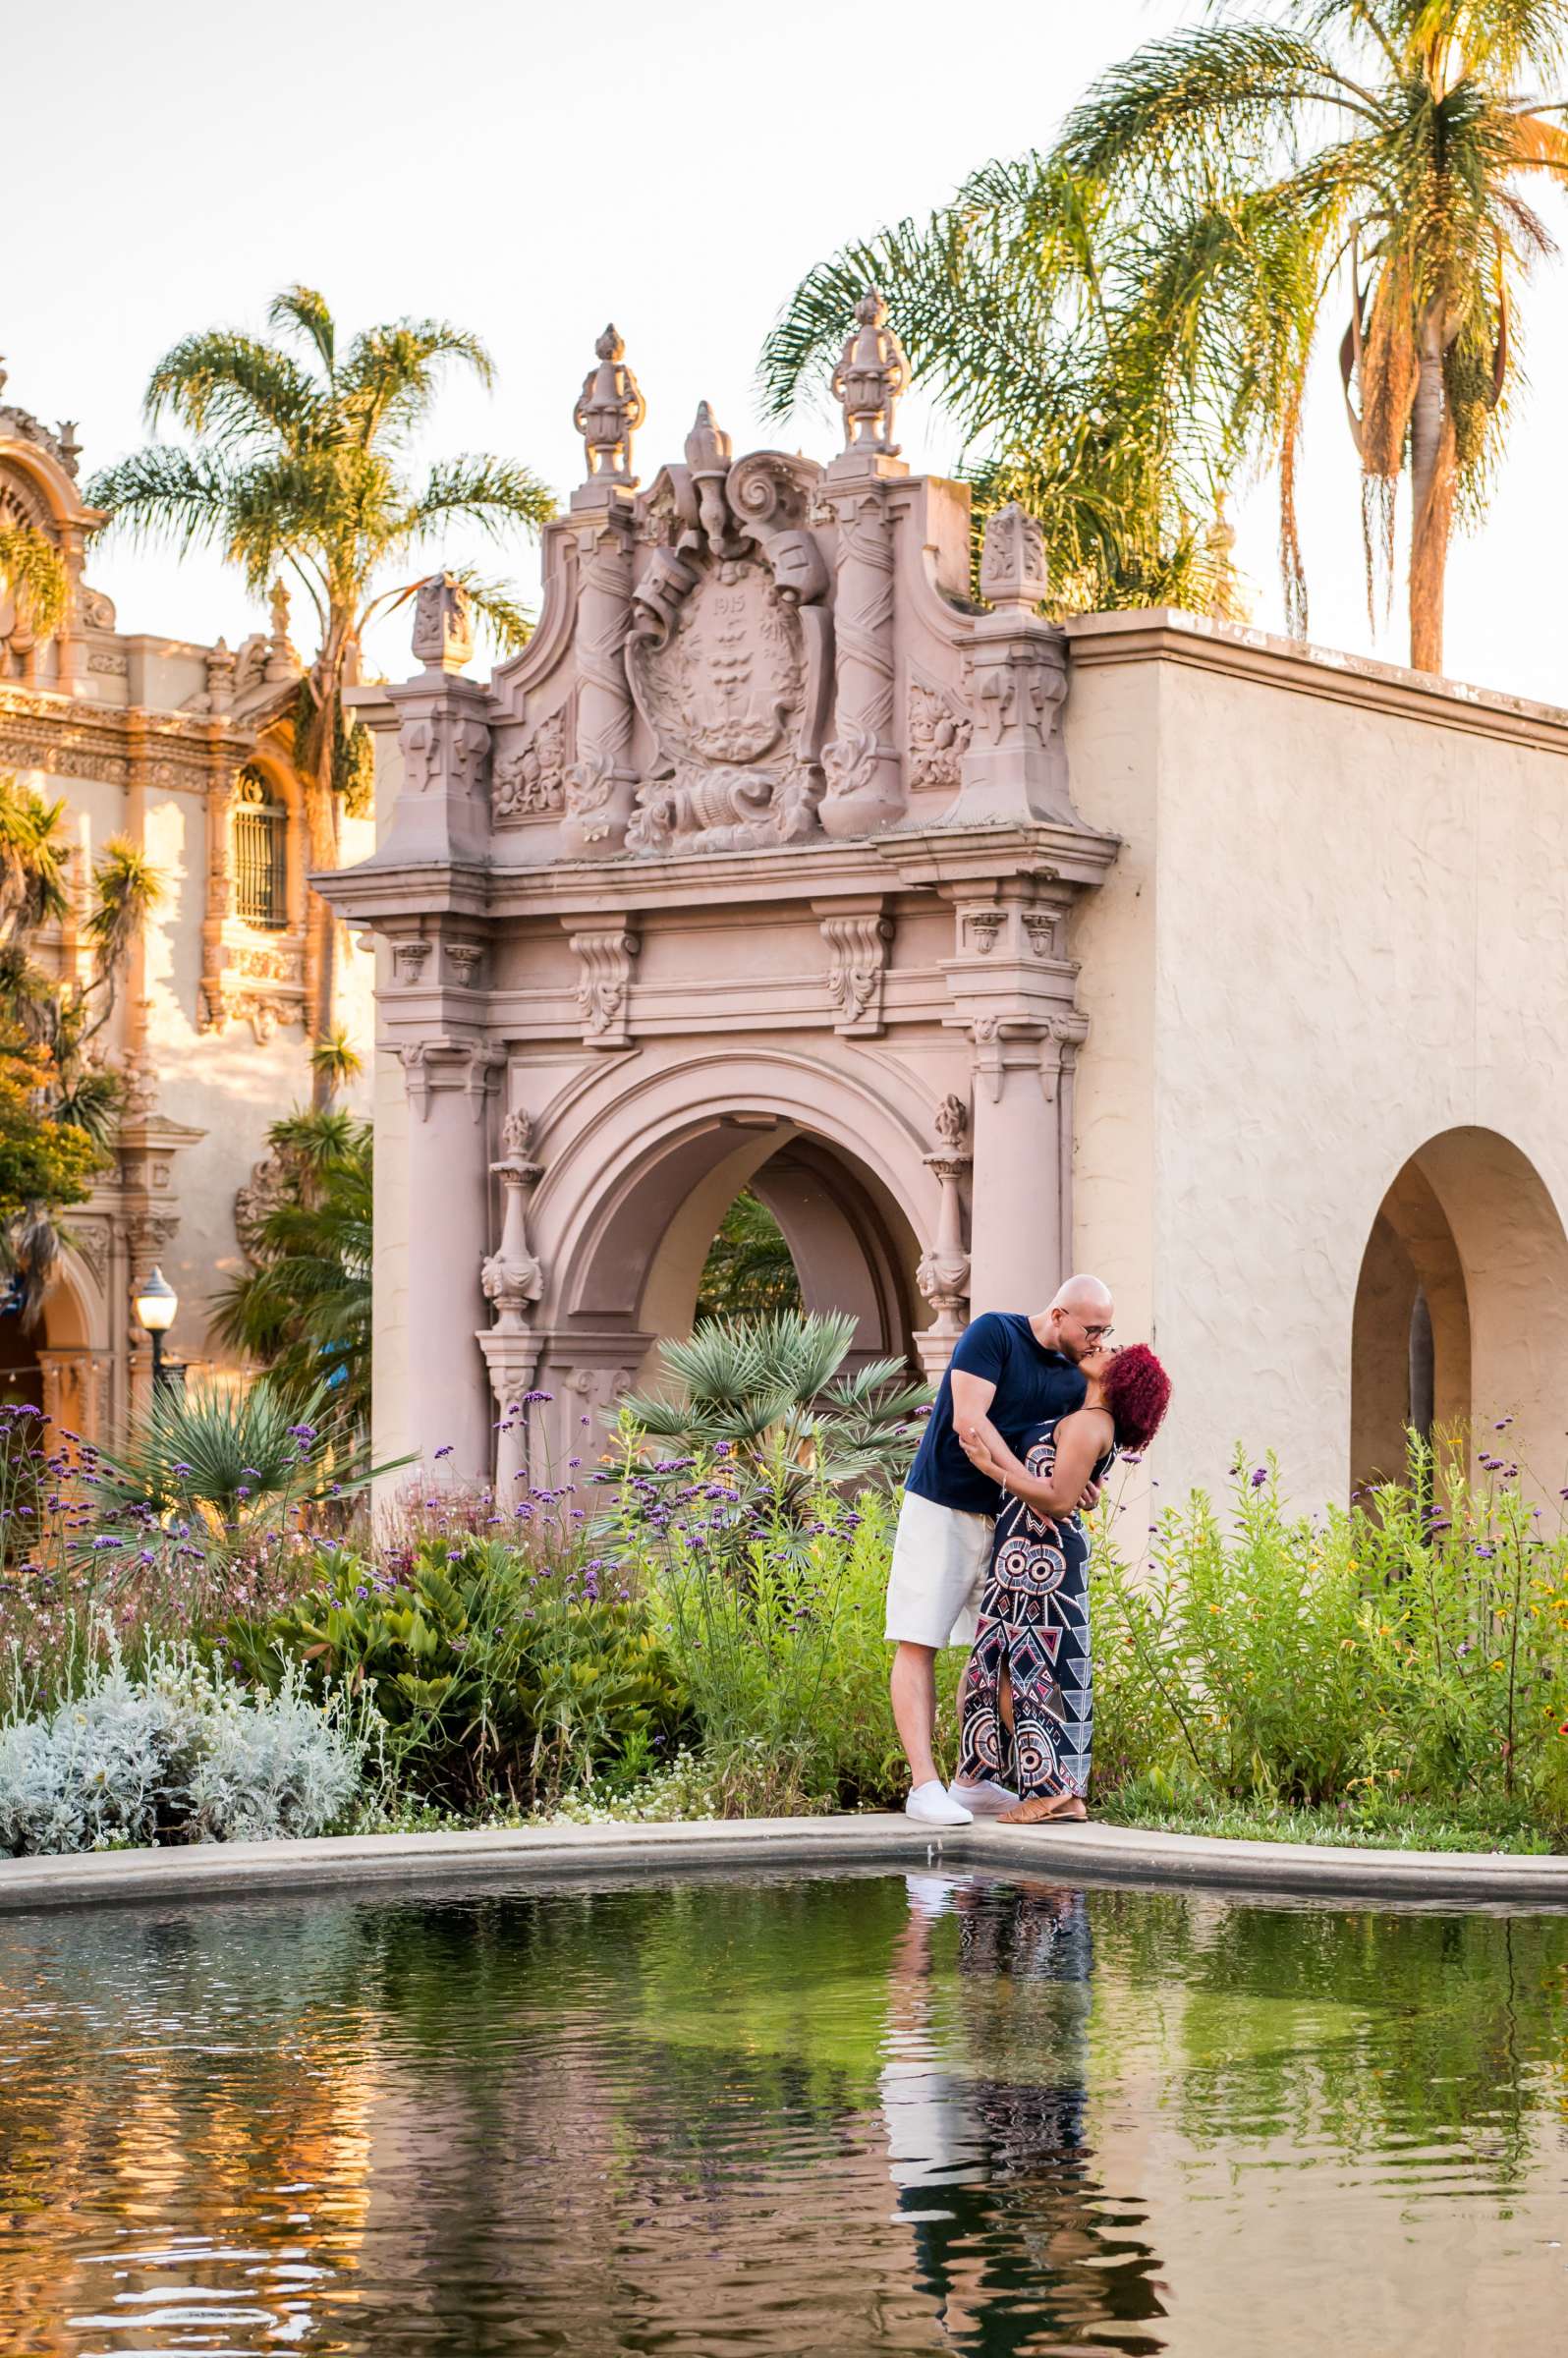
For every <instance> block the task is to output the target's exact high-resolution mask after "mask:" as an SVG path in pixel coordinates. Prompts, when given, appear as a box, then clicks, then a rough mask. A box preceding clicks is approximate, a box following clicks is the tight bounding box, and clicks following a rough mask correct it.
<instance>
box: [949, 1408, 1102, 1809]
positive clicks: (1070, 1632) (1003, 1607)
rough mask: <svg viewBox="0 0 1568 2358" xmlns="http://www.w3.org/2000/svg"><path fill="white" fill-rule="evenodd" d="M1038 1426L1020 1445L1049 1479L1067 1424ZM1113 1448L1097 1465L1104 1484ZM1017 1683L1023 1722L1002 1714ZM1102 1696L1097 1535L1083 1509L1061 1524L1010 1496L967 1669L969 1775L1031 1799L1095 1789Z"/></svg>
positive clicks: (963, 1756)
mask: <svg viewBox="0 0 1568 2358" xmlns="http://www.w3.org/2000/svg"><path fill="white" fill-rule="evenodd" d="M1058 1422H1059V1420H1058V1419H1056V1418H1054V1417H1053V1418H1052V1419H1051V1421H1050V1423H1049V1424H1048V1425H1036V1426H1035V1427H1034V1428H1033V1430H1032V1431H1031V1432H1029V1433H1028V1434H1026V1436H1025V1445H1024V1447H1023V1448H1022V1450H1021V1451H1020V1455H1021V1456H1022V1457H1023V1460H1024V1464H1025V1465H1026V1467H1027V1468H1028V1470H1029V1472H1030V1473H1031V1474H1034V1475H1036V1476H1037V1477H1038V1478H1039V1479H1040V1480H1041V1481H1045V1480H1048V1479H1049V1476H1050V1474H1051V1473H1052V1471H1053V1469H1054V1467H1055V1464H1056V1427H1057V1424H1058ZM1115 1454H1116V1452H1115V1450H1114V1449H1112V1450H1111V1451H1110V1452H1109V1453H1108V1454H1107V1455H1106V1456H1105V1457H1103V1458H1101V1460H1100V1462H1099V1464H1098V1465H1097V1466H1096V1467H1095V1469H1094V1480H1095V1481H1096V1482H1101V1481H1103V1480H1104V1477H1105V1474H1106V1471H1107V1470H1108V1468H1109V1466H1110V1464H1111V1460H1112V1459H1113V1458H1114V1457H1115ZM1004 1679H1006V1680H1008V1681H1009V1682H1010V1684H1011V1688H1012V1704H1013V1725H1012V1728H1011V1730H1009V1728H1008V1726H1007V1722H1006V1720H1005V1719H1004V1718H1003V1717H1002V1706H1001V1697H1002V1682H1003V1680H1004ZM1093 1717H1094V1714H1093V1696H1092V1673H1091V1667H1090V1651H1089V1538H1088V1534H1087V1533H1086V1532H1085V1530H1084V1526H1083V1524H1082V1523H1081V1522H1080V1521H1079V1518H1078V1516H1077V1515H1076V1514H1073V1515H1063V1516H1060V1517H1059V1518H1057V1519H1055V1520H1052V1518H1051V1517H1050V1516H1048V1515H1041V1514H1038V1513H1036V1511H1035V1510H1034V1509H1033V1508H1032V1507H1029V1506H1026V1505H1025V1503H1024V1501H1023V1499H1022V1498H1009V1499H1008V1500H1007V1502H1006V1504H1005V1505H1004V1507H1003V1509H1002V1512H1001V1513H1000V1514H999V1515H998V1516H997V1518H996V1537H995V1540H994V1541H993V1543H992V1545H991V1567H990V1571H989V1572H988V1573H987V1575H986V1580H985V1587H984V1590H983V1592H982V1594H981V1597H980V1626H979V1628H978V1629H977V1631H976V1633H975V1645H974V1650H973V1651H972V1653H971V1655H970V1657H969V1667H968V1669H967V1670H966V1671H965V1674H964V1695H963V1719H962V1731H961V1738H960V1748H959V1763H958V1781H959V1782H960V1783H961V1784H970V1785H975V1784H980V1783H982V1782H984V1781H986V1780H989V1781H991V1782H993V1783H996V1784H999V1785H1007V1786H1010V1787H1011V1788H1012V1789H1013V1790H1014V1791H1015V1792H1017V1793H1018V1794H1020V1795H1021V1796H1022V1797H1023V1798H1024V1799H1025V1800H1031V1799H1033V1798H1034V1797H1035V1796H1036V1794H1037V1795H1042V1796H1046V1797H1049V1796H1052V1795H1056V1794H1066V1793H1076V1794H1077V1795H1079V1797H1080V1798H1082V1797H1083V1796H1084V1795H1085V1794H1087V1792H1088V1791H1089V1764H1090V1747H1091V1742H1092V1732H1093Z"/></svg>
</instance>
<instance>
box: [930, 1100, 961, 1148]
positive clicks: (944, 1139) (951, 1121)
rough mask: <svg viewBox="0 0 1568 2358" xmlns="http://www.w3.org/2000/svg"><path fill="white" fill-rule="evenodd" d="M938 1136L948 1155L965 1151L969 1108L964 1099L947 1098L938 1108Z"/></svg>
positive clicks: (936, 1124)
mask: <svg viewBox="0 0 1568 2358" xmlns="http://www.w3.org/2000/svg"><path fill="white" fill-rule="evenodd" d="M935 1128H936V1136H937V1138H938V1140H939V1141H940V1143H941V1147H942V1150H943V1151H944V1152H945V1153H948V1154H957V1153H961V1152H962V1151H963V1145H964V1134H965V1132H966V1131H967V1130H968V1128H969V1107H968V1106H967V1105H966V1104H965V1102H964V1100H963V1098H962V1097H960V1096H958V1095H948V1096H945V1097H944V1098H943V1099H942V1101H941V1103H940V1105H938V1106H937V1108H936V1123H935Z"/></svg>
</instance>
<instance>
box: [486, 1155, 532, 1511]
mask: <svg viewBox="0 0 1568 2358" xmlns="http://www.w3.org/2000/svg"><path fill="white" fill-rule="evenodd" d="M532 1143H533V1120H532V1115H531V1114H528V1113H525V1112H523V1111H522V1110H521V1109H520V1110H519V1111H517V1112H515V1113H509V1114H508V1115H507V1117H506V1119H505V1121H504V1122H503V1123H502V1125H501V1144H502V1146H503V1148H504V1150H505V1151H504V1154H503V1157H502V1159H501V1160H500V1161H499V1162H492V1163H491V1165H490V1170H491V1173H492V1175H493V1176H494V1177H495V1178H497V1179H499V1180H500V1182H501V1241H500V1244H499V1245H498V1247H497V1248H496V1250H495V1252H494V1253H492V1254H491V1255H490V1256H489V1258H488V1259H487V1260H486V1261H485V1263H484V1265H483V1267H482V1268H481V1270H480V1272H479V1282H480V1285H481V1287H482V1289H483V1293H484V1298H485V1300H486V1301H487V1302H488V1303H489V1304H490V1306H491V1309H492V1310H493V1312H494V1314H495V1322H494V1324H493V1325H491V1326H488V1327H486V1328H484V1329H483V1330H482V1331H481V1332H480V1334H479V1337H478V1343H479V1349H480V1350H481V1351H482V1352H483V1354H484V1360H485V1365H486V1367H487V1368H488V1369H489V1372H490V1388H491V1390H492V1391H493V1393H494V1395H495V1405H496V1408H497V1410H498V1411H499V1416H498V1418H497V1422H496V1429H495V1430H496V1447H495V1494H496V1499H497V1501H498V1504H499V1506H500V1509H501V1512H502V1513H503V1514H504V1513H506V1512H507V1511H508V1510H509V1508H510V1507H511V1505H512V1504H513V1503H514V1501H515V1500H516V1497H517V1485H518V1481H519V1478H520V1477H521V1476H522V1475H524V1474H526V1473H527V1471H528V1462H529V1451H528V1422H529V1419H528V1408H527V1405H526V1399H525V1396H526V1394H527V1393H528V1392H529V1390H530V1389H531V1388H532V1382H533V1371H534V1369H535V1368H536V1367H537V1366H538V1364H539V1337H538V1336H537V1335H536V1334H535V1333H534V1332H533V1330H532V1326H531V1325H530V1323H529V1319H530V1317H531V1314H532V1310H533V1307H534V1304H535V1303H536V1302H537V1301H538V1299H539V1296H540V1295H541V1294H542V1293H543V1291H544V1271H543V1268H542V1266H541V1264H540V1263H539V1260H538V1258H537V1256H536V1255H535V1254H534V1253H532V1251H531V1250H530V1248H529V1227H528V1201H529V1198H530V1196H531V1195H532V1193H533V1190H534V1189H535V1187H537V1185H538V1183H539V1181H540V1179H541V1178H542V1177H543V1175H544V1174H543V1168H542V1165H540V1164H539V1163H536V1162H532V1161H530V1159H529V1149H530V1147H531V1146H532Z"/></svg>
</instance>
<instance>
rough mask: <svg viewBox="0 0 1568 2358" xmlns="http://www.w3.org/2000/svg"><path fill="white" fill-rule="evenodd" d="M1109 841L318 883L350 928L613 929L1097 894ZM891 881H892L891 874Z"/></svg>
mask: <svg viewBox="0 0 1568 2358" xmlns="http://www.w3.org/2000/svg"><path fill="white" fill-rule="evenodd" d="M1118 848H1119V847H1118V844H1117V841H1116V838H1115V837H1114V836H1111V835H1098V834H1095V833H1093V832H1092V831H1091V830H1090V829H1088V828H1076V827H1068V826H1048V825H1046V826H1035V827H1024V826H995V827H968V828H942V827H919V828H916V827H908V828H894V829H891V830H889V832H887V833H886V834H884V835H875V836H868V837H867V838H865V839H864V840H859V841H855V842H850V843H829V842H825V841H824V842H821V843H792V844H783V845H780V846H779V847H778V848H777V849H776V850H770V851H746V852H697V853H692V854H690V855H688V856H687V857H685V858H680V857H674V858H665V859H658V860H639V859H633V858H621V859H616V860H602V861H595V860H561V861H556V862H553V863H552V864H551V865H550V866H549V867H547V868H505V867H498V866H495V865H493V864H481V863H477V862H476V863H461V864H460V863H456V862H454V863H446V862H428V863H424V862H420V863H413V862H408V863H394V862H390V861H385V860H383V859H381V858H379V857H377V858H375V859H371V860H365V861H362V862H361V863H360V865H359V866H358V867H357V868H349V869H340V870H336V871H335V872H333V873H331V874H327V875H312V876H311V878H310V881H311V883H312V884H314V886H315V887H316V889H317V891H318V892H320V894H321V896H322V898H323V899H324V900H326V901H328V902H330V903H331V905H332V907H333V908H334V909H336V910H337V912H338V914H339V915H340V916H341V917H343V918H345V919H346V920H347V921H348V923H349V924H350V925H356V926H369V925H376V924H381V923H386V924H390V925H392V926H396V925H397V923H398V921H400V920H402V921H412V920H414V919H417V918H420V917H425V916H445V915H452V916H456V917H463V918H466V919H476V918H477V919H484V918H518V917H532V916H557V917H560V918H561V919H562V920H563V921H565V920H571V919H575V918H579V917H582V918H590V919H595V920H598V921H601V922H602V921H603V920H605V919H607V918H611V917H616V916H623V917H624V916H635V915H636V914H637V913H638V912H640V911H642V910H644V909H645V908H646V907H647V906H648V905H649V903H650V901H651V902H656V904H657V906H658V908H659V909H660V910H661V911H669V910H703V909H713V908H723V909H727V910H732V909H734V908H736V907H738V906H740V905H742V904H746V905H750V906H757V905H760V904H763V903H767V902H773V903H777V902H781V901H784V902H805V903H807V904H810V903H812V902H813V901H816V900H820V901H822V902H824V903H831V902H833V901H837V900H839V899H850V898H854V897H856V896H864V895H866V894H868V893H869V894H872V895H875V894H878V893H883V892H886V891H887V890H888V889H889V888H890V887H893V888H895V889H896V888H897V886H898V885H903V886H904V887H905V888H906V889H911V890H915V889H921V888H928V887H930V886H933V885H941V884H950V883H957V884H962V883H968V882H973V883H976V884H982V883H986V882H992V881H996V880H999V879H1001V878H1005V877H1011V876H1029V877H1038V878H1045V879H1050V880H1052V881H1059V882H1065V883H1070V884H1097V883H1098V882H1099V881H1100V878H1101V877H1102V876H1103V875H1104V873H1105V870H1107V869H1108V868H1109V867H1110V865H1111V863H1112V861H1113V860H1114V859H1115V857H1116V854H1117V850H1118ZM889 870H891V871H892V872H891V874H890V873H889Z"/></svg>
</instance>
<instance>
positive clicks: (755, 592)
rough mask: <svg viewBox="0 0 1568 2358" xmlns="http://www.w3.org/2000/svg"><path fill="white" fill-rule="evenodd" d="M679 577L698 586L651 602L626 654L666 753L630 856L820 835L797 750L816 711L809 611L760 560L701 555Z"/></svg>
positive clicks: (681, 587) (652, 777) (676, 588)
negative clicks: (806, 622)
mask: <svg viewBox="0 0 1568 2358" xmlns="http://www.w3.org/2000/svg"><path fill="white" fill-rule="evenodd" d="M680 570H681V572H682V573H683V574H685V575H686V576H687V577H688V579H689V578H690V575H691V574H692V573H694V572H695V574H696V580H695V583H693V584H692V586H691V587H690V588H688V587H687V586H686V582H684V581H674V582H673V583H672V585H671V587H670V589H668V590H667V591H666V592H665V593H664V594H662V595H660V596H658V598H657V601H656V602H655V601H654V600H653V599H651V598H650V599H648V600H647V601H646V602H644V605H643V608H642V619H641V620H640V622H639V623H638V624H635V625H634V628H633V635H632V638H631V641H630V644H629V646H628V649H627V671H628V675H629V677H630V680H631V684H632V693H633V695H634V696H635V697H636V699H637V702H638V704H639V707H640V708H641V710H642V713H643V716H644V720H645V721H646V722H647V725H648V727H649V729H650V730H651V731H652V733H653V737H654V740H655V743H656V745H657V749H658V758H657V760H656V762H655V763H654V765H653V766H652V768H651V770H650V773H649V775H648V778H647V780H646V782H645V784H644V786H643V788H642V790H641V792H640V794H639V796H638V809H637V812H636V814H634V817H633V820H632V824H631V826H630V827H629V829H628V831H627V843H628V846H629V847H630V848H631V849H632V850H634V851H664V850H668V849H671V848H673V847H675V846H677V845H678V846H679V848H680V849H682V850H683V851H749V850H755V849H757V848H759V847H761V846H763V845H766V844H772V843H788V842H790V841H792V840H793V839H794V838H795V837H796V836H799V835H802V834H806V833H808V832H810V830H811V826H812V810H813V807H814V799H815V793H816V791H817V788H816V786H815V784H814V781H813V775H812V767H811V764H810V763H808V762H806V761H803V760H802V759H801V758H800V757H799V754H798V750H797V748H798V740H799V737H800V731H801V721H802V715H803V711H804V707H805V702H806V655H805V649H804V646H803V644H802V633H801V622H800V615H799V612H798V610H797V609H796V608H795V607H794V606H792V605H791V604H789V603H788V602H787V601H786V600H785V599H784V598H783V597H781V596H780V594H779V592H778V589H777V587H776V585H775V583H774V579H773V573H772V569H771V568H770V567H769V566H768V565H767V564H766V563H765V562H764V561H763V560H762V559H761V558H760V557H759V556H754V555H750V554H747V555H740V556H725V557H722V558H719V559H717V560H716V561H715V560H708V559H706V558H703V557H698V558H696V560H695V561H694V562H693V563H691V564H687V565H683V566H682V567H681V569H680ZM672 572H673V569H672ZM677 596H678V597H679V601H680V602H679V603H676V598H677Z"/></svg>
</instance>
